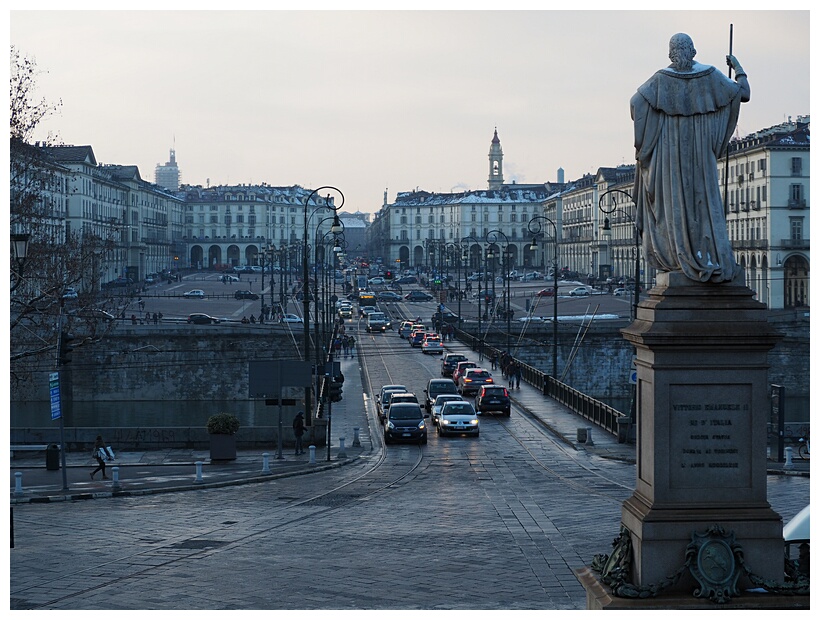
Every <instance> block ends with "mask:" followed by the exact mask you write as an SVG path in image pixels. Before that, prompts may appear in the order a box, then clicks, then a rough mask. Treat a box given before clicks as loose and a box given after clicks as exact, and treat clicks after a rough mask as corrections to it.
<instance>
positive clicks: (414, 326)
mask: <svg viewBox="0 0 820 620" xmlns="http://www.w3.org/2000/svg"><path fill="white" fill-rule="evenodd" d="M398 332H399V338H402V339H404V338H406V339H407V342H408V343H409V344H410V346H411V347H413V348H416V347H418V348H420V349H421V352H422V353H424V354H425V355H428V354H429V355H442V354H443V353H444V349H445V347H444V341H443V340H442V339H441V335H440V334H438V333H436V332H431V331H428V330H427V328H426V327H425V326H424V323H419V322H416V321H402V322H401V324H400V325H399V329H398Z"/></svg>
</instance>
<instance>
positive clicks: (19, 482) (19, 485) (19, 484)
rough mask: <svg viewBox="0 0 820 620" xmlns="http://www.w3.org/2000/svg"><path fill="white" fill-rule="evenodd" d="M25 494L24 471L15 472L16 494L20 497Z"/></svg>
mask: <svg viewBox="0 0 820 620" xmlns="http://www.w3.org/2000/svg"><path fill="white" fill-rule="evenodd" d="M22 494H23V472H21V471H16V472H14V495H15V496H17V497H20V496H21V495H22Z"/></svg>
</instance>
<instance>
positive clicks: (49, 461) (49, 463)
mask: <svg viewBox="0 0 820 620" xmlns="http://www.w3.org/2000/svg"><path fill="white" fill-rule="evenodd" d="M46 469H47V470H48V471H59V469H60V446H58V445H57V444H54V443H53V444H51V445H49V446H48V448H46Z"/></svg>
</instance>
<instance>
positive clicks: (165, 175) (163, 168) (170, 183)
mask: <svg viewBox="0 0 820 620" xmlns="http://www.w3.org/2000/svg"><path fill="white" fill-rule="evenodd" d="M154 182H155V183H156V184H157V185H159V186H160V187H164V188H165V189H167V190H170V191H172V192H176V191H178V190H179V168H178V167H177V153H176V150H174V149H171V160H170V161H168V162H166V163H165V165H162V164H157V167H156V170H155V172H154Z"/></svg>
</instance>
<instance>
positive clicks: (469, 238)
mask: <svg viewBox="0 0 820 620" xmlns="http://www.w3.org/2000/svg"><path fill="white" fill-rule="evenodd" d="M468 241H472V242H473V243H477V244H478V249H479V252H480V253H479V259H478V268H479V269H481V263H482V261H483V259H484V249H483V248H482V247H481V242H480V241H479V240H478V239H476V238H475V237H473V236H471V235H468V236H466V237H462V239H461V243H464V242H468ZM467 248H469V246H467ZM467 248H465V250H464V253H465V254H466V253H468V252H469V250H468V249H467ZM464 279H465V282H466V279H467V273H466V270H465V273H464ZM476 281H477V282H478V359H479V360H482V359H484V358H483V354H484V334H483V333H482V331H481V278H477V280H476Z"/></svg>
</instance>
